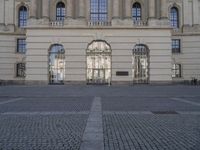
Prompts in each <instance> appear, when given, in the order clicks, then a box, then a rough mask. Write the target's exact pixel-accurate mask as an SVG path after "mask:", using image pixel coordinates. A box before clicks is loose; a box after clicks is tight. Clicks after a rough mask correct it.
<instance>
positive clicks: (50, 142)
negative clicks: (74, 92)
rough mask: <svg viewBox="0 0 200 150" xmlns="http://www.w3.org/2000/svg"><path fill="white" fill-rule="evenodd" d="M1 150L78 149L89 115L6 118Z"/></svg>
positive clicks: (2, 124) (12, 116)
mask: <svg viewBox="0 0 200 150" xmlns="http://www.w3.org/2000/svg"><path fill="white" fill-rule="evenodd" d="M0 122H1V125H0V126H1V128H0V149H2V150H4V149H5V150H29V149H34V150H43V149H44V150H67V149H68V150H77V149H79V147H80V144H81V139H82V135H83V131H84V127H85V125H86V122H87V115H46V116H41V115H39V116H36V115H18V116H17V115H3V116H1V117H0Z"/></svg>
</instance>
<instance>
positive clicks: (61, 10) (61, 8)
mask: <svg viewBox="0 0 200 150" xmlns="http://www.w3.org/2000/svg"><path fill="white" fill-rule="evenodd" d="M56 20H57V21H63V20H65V4H64V3H63V2H59V3H57V5H56Z"/></svg>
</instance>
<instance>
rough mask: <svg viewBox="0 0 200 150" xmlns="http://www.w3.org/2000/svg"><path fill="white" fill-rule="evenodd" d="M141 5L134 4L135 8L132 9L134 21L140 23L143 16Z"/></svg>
mask: <svg viewBox="0 0 200 150" xmlns="http://www.w3.org/2000/svg"><path fill="white" fill-rule="evenodd" d="M141 10H142V8H141V5H140V3H137V2H136V3H134V4H133V7H132V17H133V21H140V20H141V18H142V17H141V16H142V13H141Z"/></svg>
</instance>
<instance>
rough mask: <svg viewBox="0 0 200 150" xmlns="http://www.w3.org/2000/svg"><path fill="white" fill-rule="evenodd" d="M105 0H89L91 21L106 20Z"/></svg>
mask: <svg viewBox="0 0 200 150" xmlns="http://www.w3.org/2000/svg"><path fill="white" fill-rule="evenodd" d="M107 3H108V2H107V0H90V20H91V21H92V22H107V15H108V10H107V7H108V6H107Z"/></svg>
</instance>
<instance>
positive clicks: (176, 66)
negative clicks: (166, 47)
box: [172, 64, 181, 78]
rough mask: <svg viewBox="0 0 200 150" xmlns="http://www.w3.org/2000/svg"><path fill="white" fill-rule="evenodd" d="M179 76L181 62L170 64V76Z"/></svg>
mask: <svg viewBox="0 0 200 150" xmlns="http://www.w3.org/2000/svg"><path fill="white" fill-rule="evenodd" d="M180 77H181V64H173V66H172V78H180Z"/></svg>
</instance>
